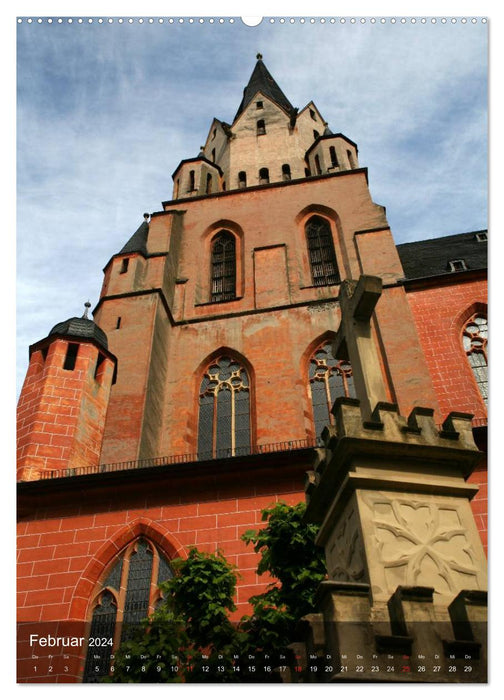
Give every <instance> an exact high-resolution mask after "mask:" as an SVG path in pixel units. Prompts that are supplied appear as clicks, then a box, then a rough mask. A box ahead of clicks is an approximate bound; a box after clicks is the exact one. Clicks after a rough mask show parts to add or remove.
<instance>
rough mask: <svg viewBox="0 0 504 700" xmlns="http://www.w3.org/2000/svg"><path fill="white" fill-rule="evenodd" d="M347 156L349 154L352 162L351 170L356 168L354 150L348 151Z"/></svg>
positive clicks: (349, 159) (349, 160) (350, 162)
mask: <svg viewBox="0 0 504 700" xmlns="http://www.w3.org/2000/svg"><path fill="white" fill-rule="evenodd" d="M347 156H348V162H349V164H350V170H353V169H354V168H355V160H354V157H353V153H352V151H347Z"/></svg>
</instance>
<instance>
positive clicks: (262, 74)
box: [233, 59, 294, 121]
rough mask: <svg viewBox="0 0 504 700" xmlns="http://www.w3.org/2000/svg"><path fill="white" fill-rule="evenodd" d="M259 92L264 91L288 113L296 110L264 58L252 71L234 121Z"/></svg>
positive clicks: (263, 92)
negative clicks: (264, 61)
mask: <svg viewBox="0 0 504 700" xmlns="http://www.w3.org/2000/svg"><path fill="white" fill-rule="evenodd" d="M258 92H262V94H263V95H264V96H265V97H269V98H270V99H272V100H273V102H276V104H277V105H279V107H282V108H283V109H285V111H286V112H287V113H288V114H290V113H291V112H292V111H293V110H294V107H293V106H292V105H291V103H290V102H289V100H288V99H287V98H286V97H285V95H284V94H283V92H282V91H281V90H280V88H279V87H278V85H277V83H276V81H275V79H274V78H273V76H272V75H271V73H270V72H269V70H268V69H267V68H266V66H265V65H264V63H263V62H262V60H261V59H259V60H258V61H257V63H256V65H255V68H254V70H253V71H252V75H251V76H250V80H249V81H248V85H247V87H246V88H244V90H243V99H242V101H241V103H240V106H239V107H238V111H237V112H236V115H235V118H234V120H233V121H236V120H237V119H238V117H239V116H240V114H241V113H242V112H243V110H244V109H245V108H246V107H247V106H248V105H249V104H250V102H252V100H253V98H254V95H256V94H257V93H258Z"/></svg>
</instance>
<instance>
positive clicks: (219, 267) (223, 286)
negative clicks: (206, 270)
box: [211, 231, 236, 301]
mask: <svg viewBox="0 0 504 700" xmlns="http://www.w3.org/2000/svg"><path fill="white" fill-rule="evenodd" d="M211 264H212V270H211V274H212V295H211V301H230V300H231V299H235V298H236V242H235V238H234V236H233V234H232V233H230V232H229V231H220V232H219V233H218V234H217V235H216V236H215V238H214V239H213V241H212V263H211Z"/></svg>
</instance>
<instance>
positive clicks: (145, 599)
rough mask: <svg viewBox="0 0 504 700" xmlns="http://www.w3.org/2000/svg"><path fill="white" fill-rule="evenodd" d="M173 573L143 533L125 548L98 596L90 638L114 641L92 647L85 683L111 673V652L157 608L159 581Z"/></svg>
mask: <svg viewBox="0 0 504 700" xmlns="http://www.w3.org/2000/svg"><path fill="white" fill-rule="evenodd" d="M172 576H173V572H172V570H171V567H170V565H169V563H168V560H167V558H166V557H165V556H164V554H162V553H161V551H160V550H159V549H158V548H157V547H156V546H155V545H154V544H153V543H152V542H150V541H149V540H147V539H145V538H143V537H140V538H139V539H137V540H135V541H134V542H133V543H132V544H130V545H129V546H128V547H127V548H126V549H125V550H124V552H123V553H122V555H121V556H120V557H119V559H118V560H116V561H115V563H114V564H113V566H112V568H111V569H110V570H109V572H108V574H107V576H106V578H105V580H104V582H103V585H102V588H101V590H100V592H99V593H98V596H97V597H96V599H95V604H94V608H93V611H92V616H91V629H90V633H89V638H93V639H97V638H99V639H100V640H102V639H105V640H110V643H107V644H104V645H102V646H97V647H91V646H90V647H88V651H87V656H86V665H85V669H84V676H83V682H84V683H97V682H99V681H100V680H101V679H102V678H103V677H104V676H107V675H108V674H109V672H110V655H111V654H112V653H113V652H114V650H115V649H116V648H117V646H118V645H119V644H120V643H121V642H123V641H125V640H126V639H128V638H129V637H130V635H131V632H132V629H133V628H134V626H135V625H137V624H138V623H140V622H141V621H142V620H144V619H145V618H146V617H148V616H149V615H150V614H151V613H152V612H154V609H155V607H156V604H157V602H158V601H159V598H160V590H159V584H160V583H162V582H163V581H166V580H168V579H170V578H172ZM119 620H121V624H120V626H119V625H118V622H119Z"/></svg>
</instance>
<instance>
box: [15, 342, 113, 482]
mask: <svg viewBox="0 0 504 700" xmlns="http://www.w3.org/2000/svg"><path fill="white" fill-rule="evenodd" d="M75 342H78V340H77V339H76V341H75ZM67 347H68V342H67V341H66V340H63V339H56V340H54V341H53V342H52V343H51V345H50V346H49V348H48V352H47V357H46V359H45V361H44V359H43V357H42V352H41V350H37V351H35V352H33V354H32V357H31V360H30V367H29V370H28V373H27V377H26V380H25V383H24V386H23V389H22V392H21V396H20V399H19V405H18V479H34V478H38V474H39V472H40V471H50V470H53V469H65V468H68V467H78V466H84V465H91V464H98V463H99V456H100V450H101V441H102V435H103V423H104V420H105V413H106V410H107V403H108V397H109V392H110V385H111V381H112V373H113V369H114V368H113V363H112V360H110V359H109V358H105V359H104V361H103V363H102V367H101V368H100V373H99V376H98V377H97V379H96V380H95V379H94V377H93V374H94V369H95V366H96V360H97V357H98V349H97V348H96V347H95V346H94V345H92V344H90V343H82V342H81V343H79V351H78V355H77V359H76V363H75V368H74V369H73V370H65V369H63V363H64V360H65V355H66V351H67Z"/></svg>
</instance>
